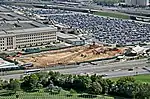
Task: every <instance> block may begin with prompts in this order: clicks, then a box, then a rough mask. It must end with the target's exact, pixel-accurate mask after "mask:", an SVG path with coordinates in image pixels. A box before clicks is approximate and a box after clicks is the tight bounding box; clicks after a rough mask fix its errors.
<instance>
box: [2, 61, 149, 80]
mask: <svg viewBox="0 0 150 99" xmlns="http://www.w3.org/2000/svg"><path fill="white" fill-rule="evenodd" d="M146 61H147V59H140V60H131V61H123V62H115V63H109V62H108V61H103V62H97V64H96V65H92V64H90V63H86V64H85V63H84V64H80V65H79V66H77V67H76V68H61V69H56V70H53V71H57V72H60V73H62V74H80V75H85V74H89V75H92V74H97V75H106V76H105V77H104V78H112V77H121V76H132V75H138V74H150V70H149V69H150V67H146V68H147V69H143V68H144V67H145V66H147V63H146ZM129 69H133V70H131V71H129ZM42 71H47V69H46V70H45V69H42ZM21 75H22V76H24V75H25V74H24V73H20V74H12V75H4V76H0V78H2V79H6V80H9V79H10V78H15V79H19V78H20V77H21Z"/></svg>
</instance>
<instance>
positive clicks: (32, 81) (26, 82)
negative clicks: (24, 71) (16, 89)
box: [21, 74, 39, 91]
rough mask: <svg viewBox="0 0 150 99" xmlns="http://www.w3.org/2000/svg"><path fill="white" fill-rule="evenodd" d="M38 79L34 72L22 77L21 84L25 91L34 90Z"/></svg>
mask: <svg viewBox="0 0 150 99" xmlns="http://www.w3.org/2000/svg"><path fill="white" fill-rule="evenodd" d="M38 81H39V78H38V76H37V75H36V74H31V75H30V76H25V77H24V79H23V83H22V84H21V86H22V88H23V89H24V90H25V91H35V90H36V89H37V85H38Z"/></svg>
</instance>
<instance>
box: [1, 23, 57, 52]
mask: <svg viewBox="0 0 150 99" xmlns="http://www.w3.org/2000/svg"><path fill="white" fill-rule="evenodd" d="M56 32H57V28H55V27H53V26H52V27H42V28H31V29H23V30H9V31H1V32H0V50H6V49H16V48H22V47H32V46H37V45H43V44H44V45H46V44H50V43H51V42H55V41H56Z"/></svg>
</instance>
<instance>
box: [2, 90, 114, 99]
mask: <svg viewBox="0 0 150 99" xmlns="http://www.w3.org/2000/svg"><path fill="white" fill-rule="evenodd" d="M18 95H19V98H18V99H86V98H87V97H86V98H81V97H79V95H73V96H71V97H67V92H64V91H63V92H61V93H60V94H58V95H51V94H49V93H44V92H32V93H26V92H19V94H18ZM0 99H16V95H11V96H0ZM87 99H114V98H113V97H108V96H97V97H92V98H87Z"/></svg>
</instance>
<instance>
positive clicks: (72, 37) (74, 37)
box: [56, 32, 77, 39]
mask: <svg viewBox="0 0 150 99" xmlns="http://www.w3.org/2000/svg"><path fill="white" fill-rule="evenodd" d="M56 35H57V36H58V37H60V38H63V39H76V38H77V37H76V36H75V35H71V34H65V33H60V32H57V33H56Z"/></svg>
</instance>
